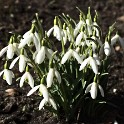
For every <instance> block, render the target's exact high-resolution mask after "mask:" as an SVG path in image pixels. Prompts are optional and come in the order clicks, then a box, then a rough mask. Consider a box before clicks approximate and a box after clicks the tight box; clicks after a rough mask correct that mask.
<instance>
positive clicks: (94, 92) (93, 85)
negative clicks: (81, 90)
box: [85, 82, 104, 99]
mask: <svg viewBox="0 0 124 124" xmlns="http://www.w3.org/2000/svg"><path fill="white" fill-rule="evenodd" d="M98 88H99V90H100V93H101V95H102V97H104V90H103V88H102V87H101V85H99V84H98V83H96V82H93V83H91V84H89V85H88V86H87V88H86V90H85V93H86V94H87V93H88V92H90V95H91V97H92V99H96V97H97V92H98V91H97V90H98Z"/></svg>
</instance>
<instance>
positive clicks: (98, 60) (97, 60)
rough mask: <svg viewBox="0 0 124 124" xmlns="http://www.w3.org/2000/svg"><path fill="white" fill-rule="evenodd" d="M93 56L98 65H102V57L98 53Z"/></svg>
mask: <svg viewBox="0 0 124 124" xmlns="http://www.w3.org/2000/svg"><path fill="white" fill-rule="evenodd" d="M93 58H94V59H95V61H96V64H97V65H101V62H100V58H99V56H98V55H97V54H96V53H93Z"/></svg>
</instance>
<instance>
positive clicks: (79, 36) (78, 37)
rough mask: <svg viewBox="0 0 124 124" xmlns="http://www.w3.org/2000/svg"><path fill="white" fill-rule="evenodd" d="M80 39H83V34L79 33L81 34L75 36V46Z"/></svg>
mask: <svg viewBox="0 0 124 124" xmlns="http://www.w3.org/2000/svg"><path fill="white" fill-rule="evenodd" d="M82 38H83V32H81V33H80V34H79V35H78V36H77V38H76V46H77V45H79V44H80V43H81V40H82Z"/></svg>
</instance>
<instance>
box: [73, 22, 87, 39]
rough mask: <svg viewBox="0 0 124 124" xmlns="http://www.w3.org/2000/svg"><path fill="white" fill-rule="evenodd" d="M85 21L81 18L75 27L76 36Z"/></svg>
mask: <svg viewBox="0 0 124 124" xmlns="http://www.w3.org/2000/svg"><path fill="white" fill-rule="evenodd" d="M84 24H85V23H84V21H83V20H80V21H79V23H78V24H77V25H76V27H75V29H74V37H76V35H77V34H78V32H79V30H80V29H81V27H82V26H83V25H84Z"/></svg>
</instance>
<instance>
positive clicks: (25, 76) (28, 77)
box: [20, 71, 34, 88]
mask: <svg viewBox="0 0 124 124" xmlns="http://www.w3.org/2000/svg"><path fill="white" fill-rule="evenodd" d="M26 80H27V81H28V84H29V85H30V87H31V88H33V87H34V79H33V77H32V76H31V74H30V73H29V72H28V71H26V72H25V73H24V74H23V76H22V77H21V79H20V87H22V86H23V84H24V81H26Z"/></svg>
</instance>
